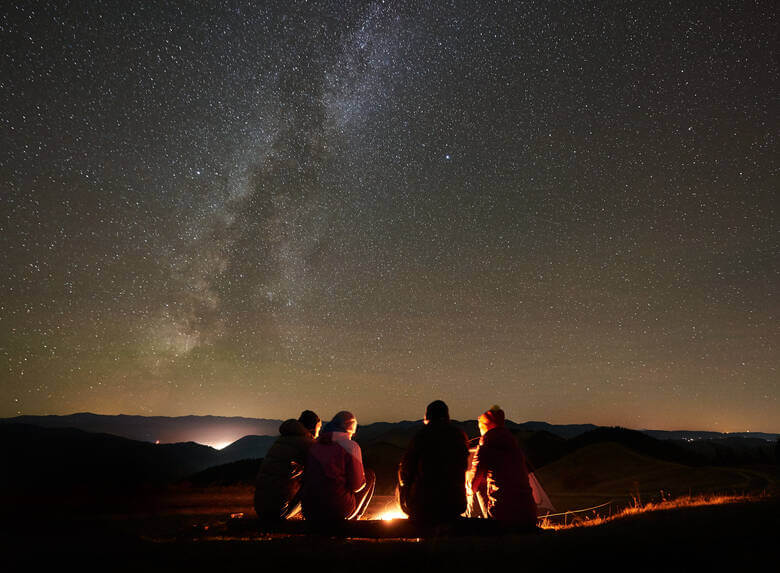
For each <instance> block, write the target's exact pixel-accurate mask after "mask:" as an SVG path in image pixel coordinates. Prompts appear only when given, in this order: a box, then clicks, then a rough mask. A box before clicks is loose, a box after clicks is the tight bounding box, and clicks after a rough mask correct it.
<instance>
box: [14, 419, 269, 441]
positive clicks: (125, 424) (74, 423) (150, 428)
mask: <svg viewBox="0 0 780 573" xmlns="http://www.w3.org/2000/svg"><path fill="white" fill-rule="evenodd" d="M0 422H5V423H14V424H31V425H34V426H41V427H43V428H78V429H79V430H84V431H87V432H96V433H103V434H113V435H114V436H122V437H123V438H130V439H131V440H139V441H142V442H152V443H154V442H156V441H158V440H159V441H160V443H162V444H173V443H180V442H197V443H199V444H209V445H214V444H216V443H223V444H230V443H232V442H235V441H236V440H238V439H239V438H242V437H243V436H250V435H257V436H276V435H278V434H279V425H280V424H281V423H282V422H281V420H267V419H265V418H228V417H222V416H180V417H166V416H126V415H124V414H120V415H118V416H106V415H103V414H90V413H83V414H70V415H68V416H17V417H15V418H3V419H0Z"/></svg>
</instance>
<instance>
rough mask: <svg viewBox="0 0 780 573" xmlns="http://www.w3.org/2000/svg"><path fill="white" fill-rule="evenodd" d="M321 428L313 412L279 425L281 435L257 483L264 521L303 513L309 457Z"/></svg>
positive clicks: (258, 507)
mask: <svg viewBox="0 0 780 573" xmlns="http://www.w3.org/2000/svg"><path fill="white" fill-rule="evenodd" d="M321 427H322V422H321V421H320V417H319V416H317V414H315V413H314V412H312V411H311V410H304V411H303V412H302V413H301V415H300V417H299V418H298V419H297V420H295V419H290V420H286V421H285V422H282V425H281V426H279V434H280V436H279V437H278V438H277V439H276V441H275V442H274V443H273V445H272V446H271V448H270V449H269V450H268V453H267V454H266V455H265V458H264V459H263V463H262V464H261V465H260V471H259V472H258V474H257V480H256V482H255V500H254V505H255V511H256V512H257V516H258V517H259V518H260V519H261V520H262V521H269V522H273V521H279V520H282V519H288V518H290V517H293V516H294V515H296V514H297V513H298V512H299V511H300V509H301V500H300V497H301V495H300V494H301V486H302V483H303V471H304V468H305V464H306V455H307V454H308V452H309V448H310V447H311V445H312V444H313V443H314V440H315V439H316V438H317V435H318V434H319V432H320V428H321Z"/></svg>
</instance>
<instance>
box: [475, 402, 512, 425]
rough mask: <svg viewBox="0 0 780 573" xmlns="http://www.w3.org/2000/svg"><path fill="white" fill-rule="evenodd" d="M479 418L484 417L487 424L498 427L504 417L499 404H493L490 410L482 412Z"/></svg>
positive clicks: (502, 422)
mask: <svg viewBox="0 0 780 573" xmlns="http://www.w3.org/2000/svg"><path fill="white" fill-rule="evenodd" d="M480 418H484V419H485V422H486V424H487V425H488V426H491V427H497V428H500V427H501V426H503V425H504V421H505V420H506V418H505V417H504V411H503V410H502V409H501V406H498V405H495V404H494V405H493V406H491V407H490V410H488V411H487V412H485V413H483V414H482V415H481V416H480Z"/></svg>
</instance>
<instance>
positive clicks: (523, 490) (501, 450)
mask: <svg viewBox="0 0 780 573" xmlns="http://www.w3.org/2000/svg"><path fill="white" fill-rule="evenodd" d="M504 422H505V417H504V411H503V410H502V409H501V408H499V407H498V406H493V407H492V408H490V410H488V411H487V412H484V413H483V414H482V415H481V416H480V417H479V420H478V423H479V432H480V434H482V438H480V442H479V448H477V452H476V454H475V455H474V461H473V471H474V477H473V478H472V480H471V484H470V488H471V491H472V492H473V493H474V495H476V496H477V499H478V500H479V505H480V507H481V510H482V514H483V516H484V517H487V518H489V519H496V520H499V521H502V522H506V523H509V524H512V525H516V526H521V527H535V526H536V503H535V502H534V497H533V491H532V490H531V484H530V482H529V480H528V469H527V467H526V463H525V455H524V454H523V451H522V450H521V449H520V446H519V445H518V443H517V439H515V437H514V435H512V432H510V431H509V430H508V429H507V428H506V427H505V425H504Z"/></svg>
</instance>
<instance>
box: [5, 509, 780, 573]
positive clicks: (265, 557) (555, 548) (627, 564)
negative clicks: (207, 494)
mask: <svg viewBox="0 0 780 573" xmlns="http://www.w3.org/2000/svg"><path fill="white" fill-rule="evenodd" d="M236 523H239V525H238V526H236V525H235V524H236ZM252 524H253V521H252V520H251V519H250V518H249V517H245V518H244V519H241V520H230V519H229V517H228V516H227V515H224V514H215V515H211V516H204V515H200V516H192V515H183V514H180V515H176V514H168V515H166V516H150V515H146V516H144V515H140V514H139V515H133V516H131V515H128V516H125V517H122V516H118V515H112V516H108V515H106V516H102V517H101V516H98V515H92V516H82V517H78V518H76V517H71V518H67V519H66V518H59V519H54V518H52V519H48V520H47V519H44V518H43V517H42V516H40V515H38V516H35V515H30V516H16V517H15V518H14V519H13V520H6V521H5V522H4V531H3V532H2V544H3V547H2V550H3V561H4V570H6V571H27V570H39V569H42V568H44V567H47V568H48V566H49V564H54V565H56V566H57V568H58V569H63V568H65V567H69V566H71V565H73V566H75V567H76V570H77V571H78V570H102V571H140V572H146V571H251V570H256V571H284V570H299V569H300V568H301V567H303V568H304V570H310V568H312V567H313V568H315V569H316V570H320V571H332V570H340V571H351V570H358V571H359V570H362V569H368V570H369V571H399V570H400V571H404V572H405V571H418V570H419V571H438V570H446V571H468V570H482V569H484V568H488V569H490V570H507V571H509V570H534V569H538V570H549V571H562V570H576V571H580V570H602V571H603V570H609V571H615V570H622V571H637V570H642V571H649V570H658V571H728V570H735V571H750V570H757V571H768V570H774V569H775V567H776V566H777V563H778V561H777V559H778V550H777V534H778V531H780V501H779V500H778V499H777V498H769V499H764V500H762V501H757V502H750V503H739V504H731V505H720V506H705V507H695V508H686V509H677V510H671V511H663V512H653V513H644V514H641V515H636V516H633V517H628V518H624V519H620V520H616V521H613V522H610V523H607V524H605V525H601V526H595V527H581V528H575V529H569V530H563V531H557V532H556V531H545V532H543V533H538V534H534V533H532V534H503V535H498V534H490V535H488V534H485V533H484V532H480V531H478V530H477V529H474V530H473V531H472V532H471V533H470V532H469V528H468V527H460V528H459V530H458V531H455V530H449V531H447V530H444V531H438V532H429V535H430V536H429V537H423V538H414V537H412V538H409V537H406V536H408V535H409V534H410V529H409V526H408V524H403V523H399V522H384V523H380V522H366V524H365V529H364V533H365V534H366V535H372V536H373V535H375V534H376V532H377V531H382V530H383V531H384V533H383V535H387V537H384V538H381V539H378V538H376V537H362V536H361V530H360V529H359V528H358V529H353V530H352V531H351V532H350V533H349V535H352V537H345V536H336V535H333V534H329V533H298V534H290V533H287V534H283V533H273V534H268V533H262V532H260V531H259V529H256V528H254V527H253V525H252ZM396 532H397V533H398V535H403V536H404V537H402V538H399V537H393V535H395V533H396Z"/></svg>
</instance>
